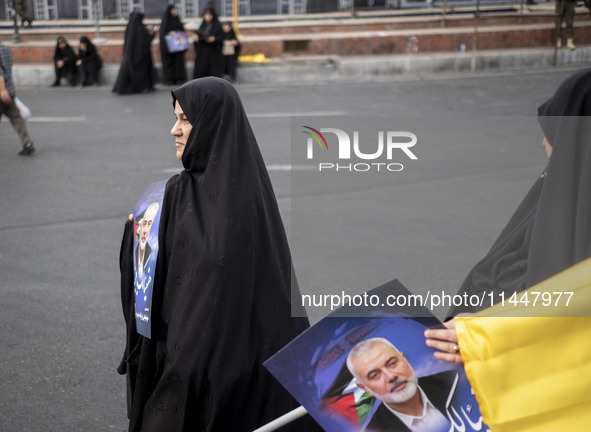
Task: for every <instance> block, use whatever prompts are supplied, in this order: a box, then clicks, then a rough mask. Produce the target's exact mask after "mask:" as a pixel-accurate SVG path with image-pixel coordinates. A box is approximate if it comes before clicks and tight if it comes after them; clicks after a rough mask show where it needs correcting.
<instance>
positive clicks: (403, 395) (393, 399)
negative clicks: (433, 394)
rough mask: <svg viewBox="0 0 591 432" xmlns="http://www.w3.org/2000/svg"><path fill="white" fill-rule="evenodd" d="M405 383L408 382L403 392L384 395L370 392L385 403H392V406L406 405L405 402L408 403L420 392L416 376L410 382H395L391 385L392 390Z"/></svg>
mask: <svg viewBox="0 0 591 432" xmlns="http://www.w3.org/2000/svg"><path fill="white" fill-rule="evenodd" d="M404 381H406V387H404V388H403V389H402V390H399V391H394V392H393V391H391V392H389V393H384V394H380V393H374V392H371V391H370V393H371V394H372V395H373V396H375V397H376V398H378V399H381V400H382V401H384V402H385V403H391V404H400V403H404V402H406V401H408V400H409V399H410V398H412V397H413V396H414V395H415V393H416V392H417V391H418V390H419V379H418V378H417V376H416V375H413V376H412V377H410V378H409V379H408V380H400V381H397V382H395V383H394V384H392V385H391V387H390V389H392V388H394V387H396V386H398V385H400V383H401V382H404ZM368 390H369V389H368Z"/></svg>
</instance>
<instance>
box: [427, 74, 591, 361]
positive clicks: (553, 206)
mask: <svg viewBox="0 0 591 432" xmlns="http://www.w3.org/2000/svg"><path fill="white" fill-rule="evenodd" d="M589 116H591V69H589V68H586V69H583V70H581V71H578V72H576V73H575V74H573V75H571V76H570V77H569V78H567V79H566V80H565V81H564V82H563V83H562V84H561V85H560V86H559V87H558V89H557V90H556V93H555V94H554V96H552V97H551V98H550V99H549V100H548V101H546V102H545V103H544V104H542V105H541V106H540V107H539V108H538V122H539V123H540V127H541V129H542V131H543V133H544V139H543V141H542V144H543V145H544V147H545V150H546V154H547V155H548V157H549V160H548V165H547V167H546V169H545V170H544V171H543V172H542V174H541V175H540V176H539V178H538V179H537V180H536V182H535V183H534V185H533V186H532V188H531V189H530V191H529V192H528V193H527V195H526V196H525V198H524V200H523V201H522V202H521V204H520V205H519V207H518V208H517V210H516V212H515V213H514V214H513V216H512V217H511V219H510V220H509V222H508V224H507V226H506V227H505V228H504V229H503V231H502V232H501V234H500V235H499V237H498V238H497V240H496V241H495V242H494V244H493V245H492V247H491V249H490V251H489V252H488V254H487V255H486V256H485V257H484V258H483V259H482V260H481V261H480V262H478V263H477V264H476V266H475V267H474V268H473V269H472V271H471V272H470V273H469V274H468V276H467V277H466V279H465V281H464V283H463V284H462V287H461V288H460V291H459V293H458V294H459V295H460V296H462V295H464V293H467V295H469V296H472V295H477V296H481V298H482V297H483V296H485V295H488V294H489V293H493V294H494V298H496V299H500V298H501V294H503V295H504V298H505V301H507V300H508V299H510V298H511V296H512V295H513V294H514V293H520V292H522V291H524V290H526V289H528V288H531V287H533V286H534V285H536V284H538V283H540V282H542V281H545V280H547V279H549V278H550V277H552V276H554V275H557V274H558V273H560V272H562V271H564V270H566V269H568V268H570V267H572V266H574V265H575V264H578V263H580V262H581V261H583V260H585V259H587V258H589V257H591V190H590V189H591V123H590V122H589V121H588V118H589ZM565 289H566V287H565ZM481 309H483V306H476V307H470V306H468V305H463V306H460V307H456V308H453V309H452V310H451V311H450V313H449V316H456V315H458V314H459V313H473V312H478V311H480V310H481ZM454 324H455V323H454V321H453V320H452V321H448V322H447V323H446V326H447V327H448V330H428V331H427V332H430V334H431V336H428V338H430V339H432V340H431V343H432V344H431V345H430V346H433V347H435V348H438V349H440V350H442V351H444V352H443V353H440V357H438V358H440V359H442V360H448V361H454V362H461V361H462V358H461V350H460V348H461V347H459V346H458V345H457V335H456V333H455V327H454ZM450 330H451V331H450ZM439 332H444V333H442V334H441V333H439ZM450 348H451V352H449V350H450ZM445 351H448V353H447V354H446V353H445Z"/></svg>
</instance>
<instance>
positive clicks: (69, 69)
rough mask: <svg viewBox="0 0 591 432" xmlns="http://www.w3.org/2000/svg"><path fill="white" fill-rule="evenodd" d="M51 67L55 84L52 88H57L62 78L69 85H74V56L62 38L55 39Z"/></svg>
mask: <svg viewBox="0 0 591 432" xmlns="http://www.w3.org/2000/svg"><path fill="white" fill-rule="evenodd" d="M53 65H54V67H55V82H54V83H53V84H52V87H56V86H59V85H60V81H61V80H62V78H66V79H67V80H68V82H69V83H70V85H76V54H74V50H73V49H72V47H71V46H70V45H69V44H68V42H66V39H65V38H64V37H63V36H60V37H58V38H57V44H56V46H55V53H54V54H53Z"/></svg>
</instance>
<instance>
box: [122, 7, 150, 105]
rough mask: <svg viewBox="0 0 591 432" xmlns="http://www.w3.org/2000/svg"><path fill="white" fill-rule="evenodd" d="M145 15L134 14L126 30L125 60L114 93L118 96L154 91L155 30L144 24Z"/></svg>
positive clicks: (130, 17)
mask: <svg viewBox="0 0 591 432" xmlns="http://www.w3.org/2000/svg"><path fill="white" fill-rule="evenodd" d="M143 19H144V14H142V13H140V12H137V11H136V12H132V13H131V15H130V16H129V23H128V24H127V28H126V29H125V42H124V45H123V58H122V59H121V67H120V68H119V74H118V75H117V80H116V81H115V86H114V87H113V91H114V92H115V93H118V94H131V93H141V92H149V91H153V90H154V83H155V82H156V73H155V71H154V63H153V61H152V50H151V48H152V39H154V34H155V30H154V29H152V27H148V28H146V27H145V26H144V24H143V22H142V21H143Z"/></svg>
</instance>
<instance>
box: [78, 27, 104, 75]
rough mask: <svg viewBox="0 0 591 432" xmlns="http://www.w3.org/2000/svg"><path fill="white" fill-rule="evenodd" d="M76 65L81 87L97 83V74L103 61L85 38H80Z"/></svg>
mask: <svg viewBox="0 0 591 432" xmlns="http://www.w3.org/2000/svg"><path fill="white" fill-rule="evenodd" d="M76 65H77V66H78V69H79V71H80V82H81V84H82V86H89V85H95V84H98V82H99V72H100V70H101V68H102V67H103V60H102V59H101V56H100V55H99V53H98V52H97V50H96V47H95V46H94V45H93V44H92V42H91V41H90V39H88V38H87V37H86V36H82V37H81V38H80V48H79V49H78V60H77V61H76Z"/></svg>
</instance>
